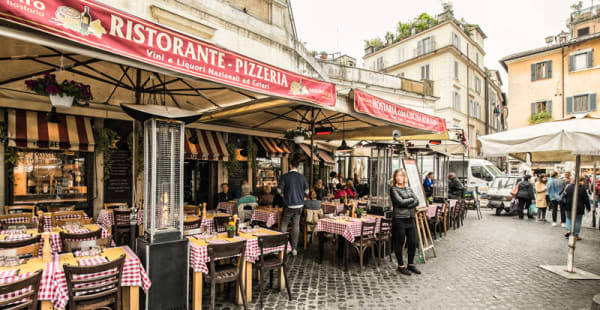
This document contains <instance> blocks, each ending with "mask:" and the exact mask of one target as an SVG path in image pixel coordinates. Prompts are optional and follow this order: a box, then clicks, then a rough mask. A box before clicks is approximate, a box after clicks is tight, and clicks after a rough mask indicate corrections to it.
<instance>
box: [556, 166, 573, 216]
mask: <svg viewBox="0 0 600 310" xmlns="http://www.w3.org/2000/svg"><path fill="white" fill-rule="evenodd" d="M571 182H572V181H571V172H570V171H565V173H564V174H563V177H562V179H561V181H560V195H561V196H560V198H561V199H560V201H559V207H560V226H561V227H565V223H566V221H567V215H566V212H565V208H566V206H565V204H564V203H563V202H562V201H563V199H562V197H563V196H564V191H565V188H566V186H567V184H571Z"/></svg>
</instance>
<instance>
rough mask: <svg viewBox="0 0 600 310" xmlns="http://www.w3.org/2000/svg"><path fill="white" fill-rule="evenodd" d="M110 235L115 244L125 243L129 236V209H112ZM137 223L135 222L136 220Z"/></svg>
mask: <svg viewBox="0 0 600 310" xmlns="http://www.w3.org/2000/svg"><path fill="white" fill-rule="evenodd" d="M112 213H113V214H112V215H113V226H112V235H113V237H114V238H115V242H116V243H117V245H123V244H127V243H125V242H126V241H127V239H130V238H131V237H130V236H131V229H133V228H132V226H131V220H130V218H131V210H121V209H113V211H112ZM136 223H137V222H136Z"/></svg>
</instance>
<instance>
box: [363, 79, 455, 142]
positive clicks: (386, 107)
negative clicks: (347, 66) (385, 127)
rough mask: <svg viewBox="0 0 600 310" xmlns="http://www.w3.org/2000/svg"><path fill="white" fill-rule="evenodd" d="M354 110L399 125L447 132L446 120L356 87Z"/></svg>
mask: <svg viewBox="0 0 600 310" xmlns="http://www.w3.org/2000/svg"><path fill="white" fill-rule="evenodd" d="M354 110H355V111H356V112H360V113H364V114H367V115H370V116H373V117H375V118H379V119H384V120H387V121H390V122H392V123H396V124H398V125H402V126H407V127H413V128H418V129H423V130H429V131H437V132H446V120H444V119H443V118H439V117H435V116H433V115H429V114H426V113H422V112H419V111H415V110H412V109H409V108H406V107H403V106H401V105H398V104H395V103H392V102H389V101H386V100H384V99H381V98H377V97H375V96H373V95H370V94H367V93H366V92H364V91H361V90H359V89H354Z"/></svg>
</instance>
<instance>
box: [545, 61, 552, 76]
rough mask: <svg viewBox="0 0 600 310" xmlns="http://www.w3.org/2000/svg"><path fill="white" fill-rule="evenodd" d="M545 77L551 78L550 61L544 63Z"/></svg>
mask: <svg viewBox="0 0 600 310" xmlns="http://www.w3.org/2000/svg"><path fill="white" fill-rule="evenodd" d="M546 77H547V78H549V79H551V78H552V60H549V61H547V62H546Z"/></svg>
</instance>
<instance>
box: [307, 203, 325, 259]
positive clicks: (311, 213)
mask: <svg viewBox="0 0 600 310" xmlns="http://www.w3.org/2000/svg"><path fill="white" fill-rule="evenodd" d="M304 213H305V214H304V216H303V218H304V222H303V223H302V224H303V226H302V230H303V231H304V249H305V250H306V248H307V247H310V245H311V244H312V242H313V239H314V232H315V228H316V227H317V223H318V222H319V219H320V218H322V217H323V209H319V210H308V209H305V210H304Z"/></svg>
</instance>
